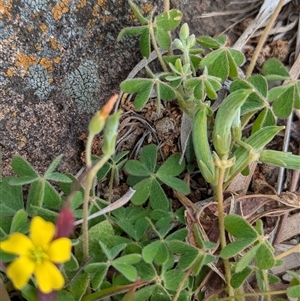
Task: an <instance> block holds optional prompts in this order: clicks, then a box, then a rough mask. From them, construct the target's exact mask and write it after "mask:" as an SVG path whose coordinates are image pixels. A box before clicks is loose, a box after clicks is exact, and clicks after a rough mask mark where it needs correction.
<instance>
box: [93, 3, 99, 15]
mask: <svg viewBox="0 0 300 301" xmlns="http://www.w3.org/2000/svg"><path fill="white" fill-rule="evenodd" d="M99 12H100V7H99V6H98V5H94V6H93V11H92V16H94V17H97V16H98V15H99Z"/></svg>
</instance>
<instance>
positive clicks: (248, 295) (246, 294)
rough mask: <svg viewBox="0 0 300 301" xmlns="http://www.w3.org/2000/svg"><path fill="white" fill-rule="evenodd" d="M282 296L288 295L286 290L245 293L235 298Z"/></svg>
mask: <svg viewBox="0 0 300 301" xmlns="http://www.w3.org/2000/svg"><path fill="white" fill-rule="evenodd" d="M281 294H286V290H282V291H275V292H256V293H245V294H242V295H238V294H236V295H235V297H258V296H274V295H281ZM230 299H231V297H225V298H220V299H218V301H226V300H230Z"/></svg>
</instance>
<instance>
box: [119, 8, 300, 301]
mask: <svg viewBox="0 0 300 301" xmlns="http://www.w3.org/2000/svg"><path fill="white" fill-rule="evenodd" d="M130 6H131V8H132V10H133V11H134V13H135V15H136V17H137V19H138V20H139V22H140V23H141V26H137V27H131V28H125V29H123V30H122V31H121V33H120V34H119V37H118V38H119V39H122V37H123V36H124V35H131V36H139V39H140V48H141V53H142V55H143V56H144V57H145V70H146V73H147V74H148V75H149V78H134V79H127V80H125V81H124V82H122V83H121V89H122V90H123V91H124V92H126V93H135V94H136V96H135V99H134V105H135V108H136V109H137V110H140V109H142V108H143V107H144V105H145V104H146V102H147V101H148V100H149V98H150V96H151V95H152V93H153V90H154V91H155V92H156V98H157V109H158V111H159V110H160V106H161V101H172V100H174V99H176V100H177V102H178V104H179V106H180V108H181V110H182V111H183V114H184V117H185V118H187V119H188V120H189V121H190V125H191V126H190V132H191V136H192V139H191V140H192V145H193V148H194V152H195V157H196V160H197V164H198V168H199V170H200V172H201V174H202V176H203V177H204V179H205V180H206V182H207V183H210V184H211V186H212V187H213V191H214V199H215V200H216V201H217V203H218V220H219V232H220V245H221V250H220V258H222V264H223V266H224V270H225V288H224V291H225V292H226V294H227V297H224V298H223V299H222V300H235V299H239V300H244V299H245V298H246V296H250V295H251V296H252V295H253V296H254V295H255V296H258V295H260V296H266V297H267V299H268V300H271V299H270V298H271V295H276V294H280V293H282V292H281V291H280V292H271V291H270V290H269V283H270V281H274V279H273V280H271V278H272V275H270V274H269V273H268V270H269V269H271V268H272V267H274V266H275V265H278V264H281V263H280V262H279V261H278V260H276V257H275V256H274V249H273V247H272V246H271V244H270V243H269V241H268V239H267V237H265V236H264V233H263V230H262V223H261V221H260V220H259V221H258V222H257V223H256V225H253V226H252V225H250V224H249V223H248V222H247V221H245V220H243V219H242V218H241V217H239V216H237V215H233V214H228V215H227V216H226V217H225V214H224V208H223V207H224V205H223V203H224V200H223V191H224V189H226V187H228V186H229V185H230V183H231V182H232V180H233V179H234V178H235V177H236V176H237V175H238V174H239V173H241V172H246V171H247V168H248V166H249V164H251V163H252V162H263V163H267V164H271V165H275V166H279V167H285V168H290V169H300V158H299V156H296V155H293V154H291V153H285V152H280V151H273V150H265V149H264V147H265V146H266V145H267V144H268V143H269V142H270V141H271V140H272V139H273V138H274V137H275V135H276V134H277V133H278V132H279V131H281V130H282V129H284V127H282V126H277V125H276V121H277V118H287V117H288V116H289V115H290V114H291V113H292V110H293V109H300V82H299V81H297V80H293V79H291V77H290V75H289V73H288V71H287V70H286V69H285V67H284V66H283V65H282V63H281V62H279V61H278V60H275V59H270V60H268V61H266V63H265V64H264V66H263V68H262V75H252V76H250V77H248V78H245V77H244V76H243V75H240V74H241V73H242V72H241V71H240V69H239V66H241V65H242V64H243V63H244V61H245V58H244V55H243V54H242V53H241V52H239V51H237V50H235V49H231V48H230V47H228V46H227V37H226V36H219V37H216V38H211V37H208V36H202V37H199V38H196V37H195V36H194V35H190V32H189V26H188V24H186V23H185V24H183V25H182V26H181V28H180V30H179V38H176V39H174V41H171V38H170V35H169V31H170V30H173V29H174V28H176V27H177V26H178V25H179V23H180V20H181V13H180V11H178V10H169V11H167V12H165V13H163V14H161V15H158V16H156V17H154V16H153V15H154V12H151V13H150V14H149V15H148V16H147V17H145V16H143V15H142V13H141V11H140V10H139V9H138V7H137V6H136V5H135V4H134V3H133V2H130ZM151 43H152V46H153V49H154V51H155V53H156V56H157V58H158V60H159V62H160V63H161V67H162V72H161V73H153V72H152V71H151V70H150V68H149V66H148V65H147V59H148V58H149V56H150V52H151ZM159 47H160V48H159ZM165 51H168V55H164V53H165ZM274 81H285V82H284V84H283V85H281V86H278V87H274V88H271V89H269V86H268V83H272V82H274ZM225 83H226V84H227V85H228V83H229V84H230V86H229V88H228V96H227V97H226V98H225V99H223V100H222V102H221V104H220V105H219V106H218V105H215V106H214V104H218V103H219V101H220V100H219V99H218V91H219V90H220V89H221V88H222V87H224V84H225ZM250 120H251V121H252V122H253V125H252V130H251V134H250V136H248V137H243V129H244V128H245V126H246V125H247V124H248V123H249V121H250ZM208 124H210V125H211V124H213V126H212V129H208ZM211 142H212V143H211ZM175 189H176V188H175ZM226 232H227V233H229V234H231V235H232V236H233V237H234V238H235V239H234V241H233V242H231V243H229V244H227V240H226V235H227V234H226ZM298 248H299V246H298ZM245 249H246V250H247V251H248V252H247V253H246V254H244V255H243V256H242V257H240V256H239V254H240V253H241V251H243V250H245ZM250 263H253V265H249V264H250ZM253 273H254V274H255V275H256V279H257V282H258V283H259V288H260V292H259V293H253V294H249V293H248V294H247V293H245V292H244V290H243V283H244V282H245V281H246V280H247V278H248V277H249V276H251V275H252V274H253ZM190 275H193V273H192V272H191V274H190ZM298 280H299V279H298ZM298 283H299V282H298ZM287 294H288V296H290V297H291V296H292V295H293V297H297V298H300V286H299V284H298V285H296V286H293V287H291V288H289V289H288V291H287ZM177 298H178V295H176V297H175V299H177ZM216 298H217V297H216V296H215V297H214V299H216Z"/></svg>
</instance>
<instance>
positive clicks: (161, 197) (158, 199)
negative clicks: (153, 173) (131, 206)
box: [131, 179, 170, 210]
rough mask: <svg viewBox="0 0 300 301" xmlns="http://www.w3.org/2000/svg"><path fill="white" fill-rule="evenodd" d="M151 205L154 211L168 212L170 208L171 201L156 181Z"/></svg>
mask: <svg viewBox="0 0 300 301" xmlns="http://www.w3.org/2000/svg"><path fill="white" fill-rule="evenodd" d="M131 201H132V199H131ZM150 205H151V208H152V209H162V210H168V209H169V208H170V201H169V200H168V198H167V196H166V194H165V192H164V190H163V189H162V188H161V186H160V184H159V182H158V181H157V180H156V179H154V180H153V181H152V186H151V191H150Z"/></svg>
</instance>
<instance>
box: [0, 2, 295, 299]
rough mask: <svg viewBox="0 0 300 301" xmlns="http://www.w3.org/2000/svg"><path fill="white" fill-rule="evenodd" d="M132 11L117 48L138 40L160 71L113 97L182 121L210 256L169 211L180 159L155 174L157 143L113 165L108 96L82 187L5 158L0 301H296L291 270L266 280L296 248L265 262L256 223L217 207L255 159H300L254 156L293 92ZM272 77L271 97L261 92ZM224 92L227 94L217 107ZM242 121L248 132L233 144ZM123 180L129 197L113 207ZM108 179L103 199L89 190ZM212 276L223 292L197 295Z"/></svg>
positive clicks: (221, 47)
mask: <svg viewBox="0 0 300 301" xmlns="http://www.w3.org/2000/svg"><path fill="white" fill-rule="evenodd" d="M130 6H131V8H132V10H133V12H134V14H135V15H136V17H137V19H138V21H139V22H140V23H141V25H140V26H137V27H133V28H125V29H123V30H122V31H121V33H120V35H119V39H122V37H123V36H124V35H133V36H138V37H139V39H140V48H141V53H142V56H143V57H145V58H146V59H147V58H148V57H149V56H150V54H151V50H152V48H153V49H154V51H155V52H156V56H157V59H158V61H159V62H160V64H161V67H162V72H161V73H154V72H153V71H152V70H151V69H150V67H149V66H148V65H147V64H145V70H146V73H147V74H148V76H149V77H148V78H132V79H128V80H126V81H124V82H123V83H121V89H122V90H123V91H124V92H127V93H134V94H135V99H134V104H135V107H136V109H137V110H141V109H142V108H143V107H144V105H145V104H146V103H147V101H148V100H149V98H150V96H151V95H153V92H155V95H156V99H157V110H160V108H161V105H162V101H173V100H177V102H178V104H179V106H180V108H181V109H182V111H183V118H185V119H186V120H188V121H189V124H190V128H189V129H188V130H186V132H187V135H185V136H186V137H188V136H190V139H188V138H185V139H184V141H183V143H182V144H183V145H184V146H186V145H187V146H189V147H192V148H193V150H194V153H195V161H196V162H197V168H198V169H199V171H200V172H201V174H202V176H203V178H204V179H205V180H206V182H207V183H208V184H209V185H211V187H212V188H213V192H214V195H213V201H216V202H217V206H218V210H217V211H218V213H217V215H218V226H219V235H220V239H219V240H220V245H219V244H218V242H216V241H214V242H212V241H210V240H209V239H208V238H207V236H206V234H205V231H203V228H201V224H200V223H197V222H195V218H193V217H191V216H192V213H191V212H190V210H184V208H179V209H175V208H174V206H172V203H171V201H170V199H169V198H168V196H169V194H170V192H172V190H173V193H174V194H175V195H177V196H178V197H180V198H183V199H184V197H185V195H187V194H189V192H190V188H189V185H188V184H187V183H186V182H184V181H183V180H182V177H181V174H182V172H184V171H186V165H185V160H184V159H183V158H181V157H182V156H181V155H179V154H174V155H172V156H170V157H169V158H167V159H166V160H165V161H164V162H162V163H160V162H158V160H157V157H158V147H157V146H155V145H147V146H144V147H143V148H142V150H141V153H140V158H139V159H138V160H128V158H127V154H128V153H127V152H121V153H118V154H115V149H116V146H115V143H116V137H117V129H118V124H119V118H120V116H121V112H120V111H117V112H115V113H113V114H111V115H109V114H110V112H111V111H112V108H113V106H114V104H115V102H116V101H117V95H115V96H113V97H112V98H111V99H110V100H109V101H108V103H107V104H106V105H105V106H104V107H103V108H102V109H101V110H100V111H98V112H97V113H96V114H95V115H94V117H93V118H92V119H91V121H90V124H89V129H88V130H89V135H88V139H87V145H86V170H85V172H83V173H82V174H81V175H80V176H79V177H74V176H73V175H70V174H66V175H64V174H61V173H59V172H56V171H55V169H56V168H57V166H58V165H59V163H60V161H61V159H62V157H61V156H59V157H57V158H56V159H55V160H54V161H53V163H52V164H51V165H50V166H49V167H48V169H47V170H46V172H45V173H44V174H43V175H41V174H39V173H38V172H37V171H36V170H35V169H34V168H33V167H32V166H31V165H30V163H29V162H27V161H26V160H25V159H23V158H22V157H19V156H17V157H14V158H13V160H12V168H13V170H14V172H15V174H16V176H12V177H6V178H3V179H2V182H0V216H1V219H0V238H1V242H0V260H1V261H0V269H1V272H2V274H1V275H2V277H1V279H0V288H1V301H2V300H3V301H12V300H15V298H16V296H17V297H19V298H20V299H21V300H22V298H23V299H26V300H28V301H37V300H38V301H54V300H58V301H77V300H78V301H79V300H82V301H93V300H124V301H126V300H127V301H129V300H130V301H131V300H134V301H146V300H151V301H161V300H163V301H164V300H174V301H176V300H182V301H191V300H246V299H247V297H265V298H266V299H267V300H271V296H273V295H274V296H276V295H280V294H287V295H288V297H290V298H296V299H300V293H299V292H300V273H299V271H293V272H289V273H290V275H291V276H292V278H293V280H292V281H291V283H290V287H289V288H288V289H287V290H281V291H271V290H270V284H272V283H274V282H276V281H278V278H277V277H275V276H274V275H272V273H271V272H270V269H271V268H273V267H274V266H276V265H280V264H282V262H281V258H283V257H284V256H285V255H287V253H288V252H290V253H291V252H293V251H296V250H297V248H298V249H299V246H296V247H294V248H293V249H291V250H289V251H288V252H286V253H283V254H280V255H277V256H275V254H274V249H273V247H272V245H271V243H270V242H269V240H268V237H267V236H266V235H265V233H264V230H263V223H262V221H261V220H258V221H257V222H256V223H255V224H250V223H249V222H248V221H246V220H244V219H243V218H242V217H240V216H238V215H235V214H226V215H225V213H224V208H223V207H224V200H223V191H224V190H225V189H226V188H227V187H228V186H229V185H230V183H231V182H232V180H233V179H234V178H235V177H236V175H238V174H239V173H241V172H246V171H247V168H248V166H249V164H251V163H252V162H264V163H267V164H272V165H275V166H281V167H285V168H291V169H300V163H299V162H300V160H299V157H298V156H295V155H292V154H290V153H284V152H278V151H273V150H265V149H264V147H265V146H266V145H267V144H268V143H269V142H270V141H271V140H272V139H273V138H274V137H275V135H276V134H277V133H278V132H279V131H280V130H282V129H283V128H284V127H281V126H277V125H276V119H277V118H278V117H279V118H286V117H288V116H289V115H290V114H291V111H292V110H293V108H296V109H300V95H299V91H300V83H299V81H293V80H292V79H291V78H290V75H289V73H288V72H287V70H286V69H285V68H284V66H283V65H282V64H281V63H280V62H279V61H277V60H274V59H271V60H269V61H267V62H266V63H265V65H264V66H263V69H262V75H253V76H250V77H249V78H244V77H243V76H242V75H241V72H240V70H239V66H240V65H242V64H243V62H244V56H243V54H242V53H240V52H239V51H237V50H234V49H231V48H229V47H227V46H226V44H227V38H226V36H220V37H217V38H211V37H199V38H196V37H195V36H194V35H190V33H189V27H188V25H187V24H183V25H182V26H181V28H180V30H179V38H177V39H174V40H173V41H172V39H171V36H170V31H172V30H174V29H175V28H177V27H178V26H179V25H180V23H181V17H182V16H181V12H180V11H178V10H174V9H172V10H167V11H166V12H164V13H162V14H160V15H156V16H155V15H154V14H155V11H152V12H150V14H149V15H148V16H143V15H142V13H141V12H140V10H139V8H138V7H137V6H136V5H135V4H134V3H132V2H130ZM166 54H167V55H166ZM283 80H284V81H285V84H284V85H281V86H278V87H274V88H272V89H269V86H268V82H272V81H274V82H275V81H276V82H278V81H283ZM225 86H226V87H229V88H228V91H227V92H228V96H227V97H225V99H219V98H220V90H221V89H223V90H224V87H225ZM250 120H251V122H252V127H251V133H250V135H248V136H247V137H243V129H244V128H245V126H246V125H248V124H249V121H250ZM101 132H102V134H103V145H102V156H101V157H94V156H92V154H91V149H92V142H93V139H94V137H95V135H97V134H99V133H101ZM189 133H191V134H190V135H189ZM183 151H184V149H183ZM187 157H188V156H187ZM188 162H189V164H190V165H191V164H192V163H191V162H192V159H191V158H188ZM187 170H190V168H189V167H188V168H187ZM120 172H124V173H126V175H127V184H128V185H129V186H131V187H132V188H133V189H129V191H128V192H127V193H126V194H125V195H124V196H122V197H121V198H120V199H119V200H117V201H116V202H115V203H111V199H112V193H113V188H114V187H117V186H118V185H119V183H120V177H119V174H120ZM105 177H109V180H108V182H109V198H108V200H104V199H102V198H101V197H99V195H98V194H97V190H96V183H97V182H99V181H102V180H103V179H104V178H105ZM53 183H56V184H55V185H54V184H53ZM24 186H25V187H27V188H28V189H27V190H28V195H26V197H25V196H24V195H23V193H22V192H23V187H24ZM166 188H167V189H166ZM130 199H131V203H130V204H129V205H126V206H125V204H126V203H128V202H129V200H130ZM190 209H191V208H190ZM194 210H197V209H195V208H194ZM196 213H197V212H196ZM196 215H197V214H196ZM228 237H230V242H229V243H228V240H227V238H228ZM211 271H214V272H215V273H216V274H218V275H219V276H218V277H219V278H220V279H221V282H222V283H223V285H219V286H218V289H219V291H217V292H213V293H212V294H211V295H210V296H207V295H206V293H205V289H204V288H203V285H202V283H203V282H204V281H205V279H206V277H207V275H209V274H210V272H211ZM223 274H224V275H223ZM249 279H256V282H257V284H258V289H259V290H258V291H256V292H247V291H245V290H244V287H245V284H247V281H248V280H249ZM13 295H14V299H13V298H12V299H11V298H10V296H13ZM280 300H282V299H280Z"/></svg>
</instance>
